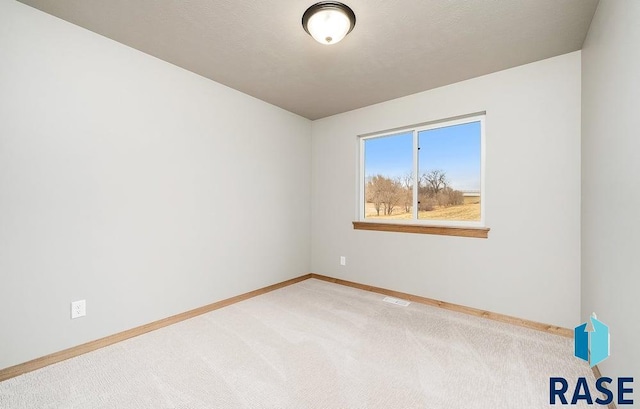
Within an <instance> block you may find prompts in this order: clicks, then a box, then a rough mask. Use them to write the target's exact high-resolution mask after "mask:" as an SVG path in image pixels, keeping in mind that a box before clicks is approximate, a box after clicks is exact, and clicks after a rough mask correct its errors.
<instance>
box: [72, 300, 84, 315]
mask: <svg viewBox="0 0 640 409" xmlns="http://www.w3.org/2000/svg"><path fill="white" fill-rule="evenodd" d="M85 315H87V301H86V300H79V301H73V302H72V303H71V319H74V318H80V317H84V316H85Z"/></svg>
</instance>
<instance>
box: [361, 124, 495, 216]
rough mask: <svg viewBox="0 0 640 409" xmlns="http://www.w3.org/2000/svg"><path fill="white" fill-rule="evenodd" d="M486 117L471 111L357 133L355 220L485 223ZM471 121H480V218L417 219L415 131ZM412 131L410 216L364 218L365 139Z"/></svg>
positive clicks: (416, 149) (416, 137)
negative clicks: (440, 118)
mask: <svg viewBox="0 0 640 409" xmlns="http://www.w3.org/2000/svg"><path fill="white" fill-rule="evenodd" d="M485 120H486V113H485V112H479V113H475V114H471V115H465V116H459V117H455V118H449V119H442V120H437V121H433V122H427V123H422V124H418V125H414V126H408V127H403V128H396V129H392V130H387V131H382V132H376V133H373V134H365V135H359V136H358V145H359V167H358V175H359V177H358V212H357V215H356V217H357V220H359V221H361V222H367V223H380V224H411V225H416V224H419V225H424V226H434V227H485V208H486V203H487V201H486V194H485V174H486V172H485V139H486V138H485ZM471 122H480V198H481V199H480V220H479V221H478V220H474V221H471V220H425V219H418V171H419V169H418V139H419V138H418V134H419V133H420V132H422V131H428V130H431V129H437V128H445V127H448V126H454V125H462V124H467V123H471ZM409 132H412V133H413V179H414V182H413V207H412V211H413V217H412V219H409V220H401V219H400V220H397V219H371V218H369V219H366V218H365V205H366V203H365V169H364V150H365V146H364V145H365V141H367V140H369V139H375V138H384V137H389V136H395V135H399V134H404V133H409Z"/></svg>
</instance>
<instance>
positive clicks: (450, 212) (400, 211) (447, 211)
mask: <svg viewBox="0 0 640 409" xmlns="http://www.w3.org/2000/svg"><path fill="white" fill-rule="evenodd" d="M366 218H367V219H377V220H403V219H405V220H406V219H411V213H404V208H399V207H398V208H396V209H394V211H393V214H392V215H390V216H383V215H380V216H376V209H375V208H374V207H373V204H372V203H367V206H366ZM418 218H419V219H422V220H471V221H477V220H480V203H468V204H463V205H459V206H449V207H436V208H435V209H433V210H431V211H429V212H420V213H419V214H418Z"/></svg>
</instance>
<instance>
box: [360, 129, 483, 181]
mask: <svg viewBox="0 0 640 409" xmlns="http://www.w3.org/2000/svg"><path fill="white" fill-rule="evenodd" d="M418 140H419V145H420V151H419V155H418V166H419V170H418V174H419V175H422V174H423V173H425V172H428V171H430V170H432V169H440V170H443V171H445V172H446V174H447V179H448V181H449V183H450V185H451V187H453V188H454V189H458V190H480V122H470V123H466V124H461V125H453V126H447V127H443V128H436V129H430V130H425V131H421V132H419V133H418ZM412 150H413V135H412V133H411V132H407V133H402V134H398V135H394V136H390V137H383V138H372V139H367V140H365V152H364V153H365V176H367V177H368V176H374V175H377V174H381V175H384V176H387V177H392V178H395V177H398V176H403V175H405V174H407V173H410V172H411V171H412V167H413V153H412Z"/></svg>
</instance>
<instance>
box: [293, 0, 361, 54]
mask: <svg viewBox="0 0 640 409" xmlns="http://www.w3.org/2000/svg"><path fill="white" fill-rule="evenodd" d="M355 25H356V15H355V14H354V13H353V10H351V9H350V8H349V7H348V6H346V5H344V4H342V3H338V2H337V1H321V2H320V3H316V4H314V5H313V6H311V7H309V8H308V9H307V11H305V12H304V14H303V15H302V27H304V31H306V32H307V33H309V34H310V35H311V37H313V38H314V39H315V40H316V41H317V42H319V43H321V44H326V45H329V44H335V43H337V42H339V41H340V40H342V39H343V38H344V37H345V36H346V35H347V34H349V33H350V32H351V30H353V27H354V26H355Z"/></svg>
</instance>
